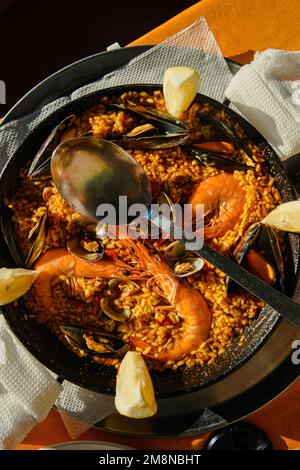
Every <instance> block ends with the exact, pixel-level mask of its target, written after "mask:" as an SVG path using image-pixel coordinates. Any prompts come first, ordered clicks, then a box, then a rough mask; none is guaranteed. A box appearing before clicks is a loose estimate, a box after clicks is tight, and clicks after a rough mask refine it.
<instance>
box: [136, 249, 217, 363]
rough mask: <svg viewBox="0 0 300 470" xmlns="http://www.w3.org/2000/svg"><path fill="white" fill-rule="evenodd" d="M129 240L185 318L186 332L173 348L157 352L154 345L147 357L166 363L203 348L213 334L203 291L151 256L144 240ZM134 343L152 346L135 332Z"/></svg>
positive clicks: (147, 347)
mask: <svg viewBox="0 0 300 470" xmlns="http://www.w3.org/2000/svg"><path fill="white" fill-rule="evenodd" d="M128 242H129V243H130V244H131V246H132V248H133V249H134V251H135V253H136V255H137V257H138V259H139V260H140V262H141V264H142V267H143V268H145V269H148V270H149V271H150V273H151V274H152V275H153V277H154V278H155V280H156V282H157V284H158V285H159V287H160V288H161V289H162V291H163V293H164V296H165V297H166V299H167V300H168V301H169V302H170V303H171V304H172V305H173V306H174V307H175V309H176V311H177V313H178V314H179V316H180V317H181V319H182V320H183V323H182V326H183V332H182V334H181V335H180V336H178V338H175V339H174V341H173V343H172V346H170V348H169V349H165V350H164V349H162V350H161V351H155V350H154V348H153V347H152V348H151V349H150V351H149V352H148V353H147V354H146V356H147V357H149V358H152V359H156V360H158V361H162V362H168V361H172V362H175V361H178V360H180V359H181V358H183V357H184V356H185V355H187V354H189V353H191V352H192V351H194V350H196V349H197V348H199V346H201V344H202V343H203V342H204V341H206V340H207V338H208V337H209V334H210V328H211V312H210V310H209V307H208V305H207V303H206V300H205V299H204V297H203V296H202V294H200V292H199V291H197V290H196V289H194V288H193V287H192V286H191V285H190V284H188V283H187V282H183V281H179V280H178V279H176V278H175V276H174V274H173V272H172V270H171V268H170V266H169V265H168V264H167V263H165V262H164V261H162V260H161V259H160V258H156V257H155V256H153V255H150V253H149V251H148V250H147V248H146V247H145V246H144V245H142V244H141V243H140V242H133V241H132V240H128ZM131 344H132V345H133V346H134V347H140V348H141V349H143V350H146V349H149V346H151V345H148V344H147V343H146V342H144V341H142V340H141V339H139V338H138V337H137V336H136V335H134V334H133V335H132V336H131Z"/></svg>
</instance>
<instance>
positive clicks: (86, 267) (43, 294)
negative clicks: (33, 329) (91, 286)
mask: <svg viewBox="0 0 300 470" xmlns="http://www.w3.org/2000/svg"><path fill="white" fill-rule="evenodd" d="M34 267H35V269H36V270H38V271H39V272H40V274H39V276H38V278H37V279H36V281H35V283H34V290H35V293H36V295H37V297H38V298H39V299H40V301H41V302H42V304H43V306H44V307H45V308H46V309H47V310H49V311H52V310H53V308H54V301H53V295H52V287H53V283H54V282H55V280H56V279H57V278H59V277H60V276H61V275H67V276H74V277H86V278H94V277H102V278H107V279H112V278H118V279H122V280H124V279H134V280H140V279H143V278H144V276H143V274H142V273H140V272H137V271H135V270H133V268H132V266H130V265H128V264H126V263H124V262H123V261H121V260H114V261H111V260H100V261H96V262H91V261H84V260H82V259H80V258H77V257H75V256H73V255H71V253H69V252H68V250H67V249H65V248H55V249H52V250H48V251H46V253H45V254H44V255H42V256H41V257H40V258H39V260H38V261H37V262H36V263H35V266H34Z"/></svg>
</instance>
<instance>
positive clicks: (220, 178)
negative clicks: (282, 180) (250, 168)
mask: <svg viewBox="0 0 300 470" xmlns="http://www.w3.org/2000/svg"><path fill="white" fill-rule="evenodd" d="M245 201H246V193H245V190H244V189H243V188H241V186H240V184H239V181H238V179H237V178H236V177H235V176H234V175H232V174H230V173H225V172H222V173H220V174H218V175H216V176H211V177H209V178H207V179H206V180H204V181H202V182H200V183H199V184H198V185H197V186H196V188H195V189H194V191H193V192H192V194H191V195H190V196H189V198H188V200H187V202H188V203H189V204H192V212H193V216H194V217H195V213H196V204H203V205H204V215H205V216H206V215H208V214H211V213H213V212H214V211H217V214H216V216H215V217H214V218H213V219H212V221H211V225H207V226H205V227H204V236H205V238H206V239H209V238H215V237H222V236H223V235H225V234H226V232H228V231H229V230H232V229H234V227H235V225H236V224H237V223H238V222H239V220H240V218H241V216H242V214H243V210H244V205H245Z"/></svg>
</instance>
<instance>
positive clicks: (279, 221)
mask: <svg viewBox="0 0 300 470" xmlns="http://www.w3.org/2000/svg"><path fill="white" fill-rule="evenodd" d="M262 222H263V223H264V224H268V225H271V226H272V227H274V228H277V229H278V230H284V231H285V232H294V233H300V199H298V200H297V201H289V202H284V203H283V204H280V206H277V207H275V209H273V210H272V211H271V212H270V213H269V214H268V215H267V217H265V218H264V219H263V220H262Z"/></svg>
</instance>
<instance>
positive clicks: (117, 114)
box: [7, 91, 280, 368]
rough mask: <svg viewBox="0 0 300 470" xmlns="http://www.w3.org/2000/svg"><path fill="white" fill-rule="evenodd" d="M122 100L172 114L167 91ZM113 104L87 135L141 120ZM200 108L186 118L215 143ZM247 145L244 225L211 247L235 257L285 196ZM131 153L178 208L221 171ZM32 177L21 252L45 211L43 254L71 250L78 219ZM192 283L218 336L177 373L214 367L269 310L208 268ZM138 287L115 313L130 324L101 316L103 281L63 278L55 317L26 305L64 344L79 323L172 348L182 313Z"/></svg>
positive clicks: (178, 152) (167, 156) (17, 200)
mask: <svg viewBox="0 0 300 470" xmlns="http://www.w3.org/2000/svg"><path fill="white" fill-rule="evenodd" d="M116 99H118V98H116ZM119 99H121V100H123V101H125V102H126V101H127V100H130V101H134V102H136V103H140V104H143V105H146V106H154V107H156V108H157V109H160V110H165V107H164V100H163V96H162V93H161V92H160V91H155V92H154V93H152V94H151V93H150V94H149V93H146V92H142V93H137V92H129V93H125V94H124V95H122V97H121V98H119ZM107 102H108V98H104V99H102V102H101V103H100V104H99V105H97V106H95V107H94V108H93V109H91V110H90V111H88V112H87V113H85V114H84V116H82V117H81V118H80V120H79V121H78V122H79V123H80V126H81V131H82V132H86V131H88V130H92V131H93V133H94V134H95V135H97V136H102V137H104V138H105V137H108V136H111V135H113V136H118V135H121V134H124V133H126V132H128V131H130V130H131V129H132V128H133V127H134V125H135V118H133V117H132V116H131V115H128V114H127V113H125V112H123V111H115V110H114V111H105V107H104V105H105V104H106V103H107ZM199 109H200V105H199V104H194V105H193V106H192V107H191V108H190V109H189V110H188V111H187V112H186V113H185V115H184V116H183V118H184V119H185V120H186V122H187V123H188V125H189V126H190V128H191V129H192V131H193V135H192V137H193V139H199V138H200V139H203V138H204V139H205V138H206V139H207V137H209V138H210V139H211V140H212V139H213V129H211V127H210V126H202V127H200V126H199V122H198V120H197V117H196V112H197V111H199ZM207 109H209V105H206V106H204V108H203V107H202V109H201V111H204V110H207ZM218 117H219V118H220V119H222V120H224V121H226V122H229V121H230V119H229V117H228V116H226V114H224V112H223V111H222V112H220V113H219V115H218ZM235 128H236V131H237V132H238V133H239V134H240V136H241V137H242V138H243V139H245V137H244V135H243V132H242V130H241V129H240V127H239V125H238V124H235ZM246 143H247V145H248V146H249V148H251V149H252V151H253V154H254V157H255V160H256V164H255V167H254V168H253V170H250V171H248V172H247V173H243V172H237V171H236V172H235V173H234V175H235V177H236V178H237V179H238V181H239V183H240V185H241V186H242V187H243V188H244V190H245V191H246V199H245V205H244V211H243V215H242V217H241V220H240V222H239V223H238V224H237V225H236V226H235V227H234V228H233V229H232V230H230V231H229V232H227V233H226V235H225V236H223V237H220V238H218V239H213V240H211V241H210V244H211V246H213V247H216V248H217V249H218V250H219V251H220V252H222V253H226V254H229V253H230V252H231V251H232V249H233V248H234V246H235V245H236V244H237V242H238V241H239V239H240V238H241V236H242V235H243V234H244V232H245V230H246V229H247V227H249V225H251V224H252V223H254V222H257V221H260V220H261V219H262V218H263V217H265V216H266V214H267V213H268V212H269V211H270V210H271V209H272V208H273V207H274V206H276V205H277V204H278V203H279V202H280V194H279V192H278V190H277V189H276V187H275V185H274V181H273V179H272V177H271V176H270V175H269V174H268V173H266V172H264V171H262V169H263V158H262V155H261V153H260V151H259V149H258V148H256V147H255V146H254V145H253V144H251V143H250V142H247V141H246ZM129 152H130V153H131V155H132V156H133V157H134V158H135V159H136V160H137V161H138V162H139V163H140V164H141V165H142V166H143V167H144V169H145V171H146V172H147V174H148V176H149V177H150V178H151V180H152V181H154V182H155V183H158V184H159V186H160V189H161V191H165V192H166V193H167V194H169V196H170V198H171V199H172V200H173V201H174V202H182V201H183V200H184V198H185V195H186V193H187V190H188V191H190V190H191V188H192V187H193V186H194V185H195V183H197V182H200V181H203V180H204V179H206V178H207V177H209V176H213V175H217V174H218V172H219V171H218V170H217V169H216V168H214V167H208V166H204V165H201V164H200V163H199V162H198V161H197V160H191V158H190V157H188V156H187V155H186V153H185V151H184V150H183V148H181V147H178V148H174V149H169V150H153V151H143V150H129ZM233 158H236V159H237V160H239V161H242V162H247V163H248V164H249V163H250V164H251V162H249V158H248V157H247V156H246V155H245V154H244V153H243V152H242V151H239V150H237V151H236V153H235V155H234V157H233ZM25 175H26V171H23V180H22V185H21V187H20V190H19V191H18V193H17V194H16V195H15V196H14V197H13V198H12V199H11V200H10V201H7V203H8V205H9V206H10V207H11V208H12V209H13V211H14V226H15V233H16V236H17V240H18V242H19V245H20V248H21V250H22V252H23V253H26V252H28V250H29V248H30V241H29V240H28V234H29V232H30V230H31V229H32V227H33V226H34V224H35V223H36V222H37V221H38V219H39V217H41V215H42V214H43V213H44V211H45V210H46V211H47V214H48V230H47V234H46V239H45V244H44V248H43V253H44V252H46V251H47V250H49V249H50V248H55V247H64V246H66V242H67V239H68V237H70V236H71V235H75V234H76V233H77V231H78V229H77V227H76V224H75V221H76V218H77V217H78V214H76V212H75V211H74V210H72V209H71V208H70V207H69V206H68V205H67V204H66V202H65V201H64V200H63V199H62V197H61V196H60V195H59V193H58V191H57V189H56V188H55V187H54V185H53V183H52V181H51V180H50V179H49V178H48V179H41V180H39V181H30V180H28V179H26V177H25ZM45 188H46V189H45ZM43 191H44V193H43ZM104 245H105V249H106V250H107V253H109V250H113V251H114V253H115V254H117V255H118V257H119V258H121V259H123V260H125V261H127V262H129V263H132V262H133V261H132V255H131V253H130V251H129V250H128V248H127V247H125V246H124V244H123V243H122V241H120V240H105V241H104ZM155 246H156V245H155ZM157 249H159V247H158V246H157ZM188 282H189V283H190V284H191V285H192V286H193V287H194V288H195V289H198V290H199V291H200V293H201V294H202V295H203V296H204V297H205V299H206V301H207V303H208V305H209V307H210V310H211V313H212V326H211V333H210V337H209V338H208V339H207V341H205V342H204V343H203V344H202V345H201V346H200V347H199V348H198V349H197V350H195V351H193V352H192V353H191V354H190V355H189V356H186V357H185V358H182V359H180V361H178V362H177V363H172V361H170V362H169V363H168V364H166V365H167V366H172V367H173V368H177V367H179V366H181V365H187V366H188V367H193V366H194V365H195V364H205V363H212V362H214V361H215V360H216V358H217V357H218V355H220V354H222V353H223V352H224V351H225V349H226V347H228V345H229V344H230V343H231V342H232V340H233V339H234V338H239V339H240V342H242V341H243V338H244V336H243V335H244V329H245V327H246V326H247V325H249V324H251V322H252V320H253V319H254V318H256V317H257V315H258V313H259V311H260V310H261V308H262V306H263V304H262V302H261V301H259V300H258V299H256V298H254V297H253V296H252V295H251V294H249V293H246V292H238V293H236V294H232V295H227V292H226V284H225V283H226V278H225V275H224V274H223V273H222V272H220V271H219V270H217V269H216V268H214V267H213V266H212V265H210V264H209V263H207V262H205V265H204V268H203V269H202V271H200V272H198V273H197V274H195V275H194V276H190V277H189V278H188ZM138 285H139V288H140V289H139V290H137V291H134V292H133V293H131V294H129V295H128V293H123V292H121V294H120V297H119V299H117V302H116V308H127V309H130V310H131V312H132V314H131V317H130V319H129V320H128V321H127V322H126V323H123V322H122V323H120V322H116V321H115V320H112V319H111V318H109V317H107V316H106V315H105V314H103V313H102V314H101V309H100V299H101V297H103V296H104V295H107V293H108V292H109V287H108V284H107V280H103V279H100V278H96V279H84V278H77V279H74V278H73V279H71V280H70V278H69V279H68V278H67V277H66V276H65V277H61V278H60V279H59V280H58V283H57V284H56V285H55V286H54V288H53V298H54V300H55V304H56V311H55V314H50V313H49V312H47V311H46V310H45V309H44V308H42V306H41V305H40V302H39V301H38V299H37V298H36V297H35V296H34V291H33V290H31V291H30V293H29V294H27V295H26V302H27V305H28V308H29V310H30V311H31V312H32V315H34V317H35V318H36V320H37V321H38V322H39V323H44V324H46V325H47V326H48V327H49V328H50V329H51V330H52V331H53V333H54V334H56V335H57V336H58V337H59V338H60V339H61V340H62V341H64V338H63V335H62V333H61V330H60V328H59V325H78V326H81V327H84V328H90V329H95V330H97V329H104V330H105V331H107V332H114V333H115V334H117V335H119V336H120V337H122V339H123V340H124V341H126V342H128V341H129V338H130V335H131V333H132V332H134V333H135V335H136V336H137V337H138V338H140V339H141V340H144V341H145V342H146V343H147V344H148V345H149V346H151V348H152V349H155V350H157V351H160V350H162V349H168V348H170V347H172V344H173V341H174V339H175V338H176V337H177V336H178V335H181V334H182V333H183V332H184V324H183V322H182V320H181V318H180V317H179V315H178V313H177V312H176V306H172V305H170V304H169V303H168V302H167V301H166V299H165V298H163V297H162V296H161V295H160V293H159V291H158V290H157V287H156V286H155V282H154V283H153V282H146V281H138ZM148 349H150V348H148ZM137 350H139V349H138V348H137ZM143 352H144V353H147V352H149V351H148V350H146V351H143ZM97 360H98V361H99V362H104V363H106V364H110V365H117V364H118V363H119V359H104V358H97ZM150 362H151V361H150ZM160 367H161V366H160Z"/></svg>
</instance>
